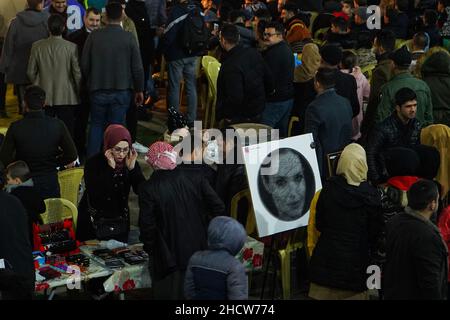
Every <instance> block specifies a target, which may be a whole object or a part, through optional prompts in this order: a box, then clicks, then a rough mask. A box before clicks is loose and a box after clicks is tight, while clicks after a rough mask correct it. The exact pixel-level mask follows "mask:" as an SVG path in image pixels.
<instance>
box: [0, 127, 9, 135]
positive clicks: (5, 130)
mask: <svg viewBox="0 0 450 320" xmlns="http://www.w3.org/2000/svg"><path fill="white" fill-rule="evenodd" d="M7 131H8V128H6V127H0V133H1V134H3V135H5V136H6V132H7Z"/></svg>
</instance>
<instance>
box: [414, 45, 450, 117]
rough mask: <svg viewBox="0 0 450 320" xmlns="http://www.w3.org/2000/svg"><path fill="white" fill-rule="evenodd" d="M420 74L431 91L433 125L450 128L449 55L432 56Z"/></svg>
mask: <svg viewBox="0 0 450 320" xmlns="http://www.w3.org/2000/svg"><path fill="white" fill-rule="evenodd" d="M421 72H422V79H423V81H425V82H426V84H427V85H428V87H429V88H430V91H431V99H432V101H433V119H434V123H436V124H438V123H439V124H445V125H447V126H450V104H449V101H450V55H449V54H448V53H447V52H436V53H434V54H432V55H431V56H430V57H428V58H427V59H426V60H425V62H424V63H423V65H422V69H421Z"/></svg>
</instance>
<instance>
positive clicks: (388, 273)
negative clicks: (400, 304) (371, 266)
mask: <svg viewBox="0 0 450 320" xmlns="http://www.w3.org/2000/svg"><path fill="white" fill-rule="evenodd" d="M447 258H448V250H447V247H446V245H445V243H444V240H443V239H442V237H441V235H440V233H439V229H438V228H437V227H436V226H435V225H434V224H433V223H432V222H431V221H429V220H428V219H425V218H424V217H422V216H420V214H419V213H416V212H414V211H413V210H412V209H410V208H409V207H407V208H406V209H405V213H401V214H399V215H397V216H395V217H393V218H392V219H391V220H390V221H389V222H388V224H387V241H386V264H385V267H384V270H383V278H382V281H383V282H382V284H381V286H382V288H383V292H384V297H385V299H386V300H444V299H446V297H447V290H448V287H447V279H448V260H447Z"/></svg>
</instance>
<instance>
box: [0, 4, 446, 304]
mask: <svg viewBox="0 0 450 320" xmlns="http://www.w3.org/2000/svg"><path fill="white" fill-rule="evenodd" d="M90 2H92V4H91V5H89V3H90ZM100 2H101V1H100ZM5 3H6V1H5ZM26 5H27V8H26V9H25V10H23V11H21V10H18V12H17V13H16V12H14V15H13V16H12V17H11V18H13V19H12V20H11V22H10V23H9V24H7V27H6V24H5V27H3V26H2V24H0V32H2V34H0V36H1V37H4V38H2V47H1V49H0V50H1V57H0V80H1V83H0V89H1V90H0V117H2V118H7V117H8V114H7V113H6V110H5V95H6V84H12V85H14V92H15V95H16V96H17V101H18V104H17V105H18V112H19V113H20V114H22V115H23V118H21V119H20V120H17V121H14V122H12V123H11V125H10V126H9V128H8V131H7V133H6V135H5V136H4V137H0V169H2V170H3V171H4V176H5V179H4V180H5V181H4V184H5V191H1V192H0V259H2V260H4V261H6V268H3V269H5V270H0V292H1V295H0V297H5V298H11V297H12V298H31V297H32V296H33V291H34V290H33V289H34V276H33V274H34V267H33V262H32V254H31V252H32V240H33V238H32V236H31V233H32V232H31V228H32V224H39V223H41V222H42V221H41V219H40V214H41V213H43V212H44V211H45V204H44V203H43V199H47V198H58V197H60V196H61V194H60V187H59V183H58V170H64V169H69V168H72V167H74V166H78V165H80V164H81V165H83V167H84V181H85V187H86V188H85V191H84V193H83V196H82V198H81V200H80V203H79V204H78V221H77V230H76V238H77V240H80V241H85V240H90V239H99V240H108V239H115V240H118V241H121V242H124V243H126V242H127V241H128V238H129V233H130V208H129V194H130V191H131V189H133V191H134V192H135V193H136V194H137V195H138V197H139V222H138V227H139V231H140V240H141V241H142V243H143V244H144V249H145V250H146V251H147V252H148V253H149V255H150V263H149V266H150V272H151V276H152V282H153V284H152V287H153V297H154V298H156V299H184V298H187V299H246V298H248V283H247V277H246V275H245V270H244V268H243V266H242V265H241V264H239V263H237V260H235V259H234V258H233V257H234V256H235V255H236V253H237V252H239V250H240V249H241V248H242V247H243V245H244V242H245V239H246V230H245V229H244V228H243V226H242V225H241V224H240V223H239V222H238V221H236V220H234V219H232V218H230V217H229V216H230V210H231V205H230V202H231V198H232V197H233V196H234V195H235V194H236V193H238V192H239V191H242V190H245V189H247V188H248V182H247V179H246V174H245V169H244V166H243V165H242V164H239V163H236V162H235V161H234V162H232V163H231V162H227V161H225V162H224V163H220V164H217V165H214V166H211V165H209V164H206V163H204V162H203V161H202V160H203V157H204V154H205V150H206V149H207V148H206V146H207V142H206V141H205V143H204V144H201V145H200V146H197V145H196V144H195V143H194V142H195V141H194V140H196V139H198V138H199V137H198V136H196V135H195V134H190V135H189V134H188V135H184V139H183V141H182V143H183V148H182V149H181V150H182V151H181V152H180V148H178V145H175V146H173V145H172V144H170V143H168V142H165V141H157V142H155V143H153V144H152V145H150V146H149V147H148V148H145V147H144V148H142V147H143V146H141V145H140V144H138V143H137V142H136V134H137V119H138V117H139V116H142V115H146V116H148V114H149V113H148V110H147V109H148V108H149V106H150V108H151V106H152V104H154V103H155V102H156V101H157V100H158V99H159V97H158V92H157V90H156V89H155V83H154V82H153V79H152V73H153V70H154V68H155V67H158V68H159V67H161V64H162V63H161V60H160V59H161V56H162V59H164V64H165V65H166V68H167V76H168V79H167V88H166V89H167V91H166V93H167V95H166V105H167V108H168V110H169V111H170V116H169V118H170V119H169V122H170V121H172V122H173V123H175V128H172V129H176V128H183V127H185V129H186V131H187V132H189V131H188V130H187V129H189V128H192V127H193V126H194V121H196V120H199V118H200V117H199V115H198V114H197V109H198V104H199V99H198V95H199V88H198V87H197V84H198V69H199V68H198V67H199V61H200V59H199V57H200V56H203V55H207V54H209V55H212V56H214V57H216V58H217V59H218V60H219V61H220V63H221V67H220V71H219V73H218V78H217V92H216V100H215V101H216V104H215V106H214V108H215V123H216V124H217V126H218V127H219V128H221V129H223V130H226V129H227V130H230V128H232V126H233V125H236V124H241V123H257V124H263V125H267V126H270V127H272V128H274V129H278V130H279V131H278V132H279V136H280V137H281V138H285V137H288V136H294V135H300V134H311V135H312V137H313V139H314V148H315V152H316V156H317V162H318V169H319V175H320V177H319V179H321V182H322V184H323V186H324V187H323V189H322V190H321V191H320V194H319V195H318V198H315V200H313V201H312V207H311V209H312V210H311V212H313V211H314V213H315V216H314V217H313V219H314V224H313V225H312V227H311V226H310V227H309V228H314V230H313V233H314V232H315V233H316V235H318V234H319V233H320V236H318V237H317V236H316V237H315V239H316V240H315V241H314V244H313V247H314V249H313V251H312V252H311V256H310V260H309V265H308V270H309V272H308V275H309V277H308V281H309V282H310V287H309V296H310V297H311V298H313V299H368V289H370V288H369V287H368V285H367V283H368V282H367V279H368V276H369V275H368V273H367V270H368V267H369V266H371V265H376V266H378V267H379V268H380V269H381V272H382V275H383V276H382V281H381V280H380V281H381V287H377V289H379V290H378V292H379V296H380V298H383V299H446V298H447V297H448V290H449V283H450V274H449V271H448V249H447V245H448V244H449V243H450V206H448V196H449V194H448V193H449V189H450V162H449V156H450V151H449V147H448V146H449V145H450V128H449V126H450V97H449V96H448V95H449V90H448V89H449V88H448V87H449V85H450V53H449V52H448V47H447V42H448V41H449V40H450V33H449V30H450V29H449V28H450V2H448V1H447V0H438V1H437V2H435V1H425V0H424V1H406V0H393V1H391V0H381V2H379V1H373V0H354V1H353V0H343V1H341V2H338V1H334V0H330V1H325V2H322V1H312V0H311V1H295V0H287V1H282V0H279V1H267V2H262V1H259V0H245V2H244V3H242V1H238V0H202V1H201V4H200V3H197V2H195V1H191V0H174V1H172V2H166V1H165V0H129V1H125V0H109V1H107V3H105V4H103V5H99V4H98V3H97V2H96V1H83V4H81V3H80V6H81V5H87V7H86V8H84V9H85V12H84V16H83V23H82V24H81V23H80V28H79V29H77V28H74V24H73V23H69V21H70V20H71V19H70V17H69V16H68V5H67V2H66V1H65V0H63V1H61V0H51V1H49V3H48V6H47V7H46V8H44V1H42V0H26ZM370 5H378V6H379V8H380V12H381V16H380V17H378V18H379V20H380V21H379V22H380V24H381V29H374V28H372V27H371V25H370V23H371V21H370V19H369V18H370V12H369V10H368V7H369V6H370ZM5 12H6V11H5ZM0 22H2V21H1V20H0ZM408 39H409V41H407V40H408ZM399 43H400V44H401V45H398V44H399ZM297 60H299V61H297ZM367 70H369V71H367ZM182 82H183V83H184V85H183V87H184V88H185V90H186V98H187V99H186V102H187V112H186V114H185V115H183V116H180V118H177V119H174V117H173V115H174V114H175V115H176V116H177V117H179V111H180V105H181V101H180V100H181V95H180V87H181V83H182ZM181 118H183V119H181ZM292 119H297V121H296V122H292V121H291V120H292ZM292 124H294V125H292ZM169 127H173V126H171V125H170V123H169ZM169 131H172V130H169ZM202 139H203V137H200V140H202ZM184 140H190V141H187V142H189V144H188V145H189V146H190V147H189V148H186V144H185V142H186V141H184ZM215 143H217V145H218V151H219V153H220V154H221V155H222V156H223V158H224V159H227V160H228V159H231V160H235V157H233V156H231V157H227V155H228V154H230V153H233V154H235V151H236V150H238V149H239V146H238V145H237V144H236V143H235V141H234V140H226V139H225V140H223V141H215ZM138 152H141V153H145V154H146V155H145V161H146V163H147V164H148V165H149V166H150V167H151V168H152V170H153V173H152V175H151V176H150V178H149V179H148V180H146V178H145V177H144V175H143V173H142V170H141V167H140V165H139V162H138V161H137V159H138ZM336 152H338V153H340V158H339V160H338V162H337V166H336V167H335V168H333V167H332V166H331V165H330V161H329V157H328V156H329V155H330V154H333V153H336ZM281 155H283V156H284V158H283V159H282V158H281ZM281 155H280V160H279V161H280V162H283V161H284V162H285V163H286V166H288V167H289V169H286V170H285V171H286V172H284V171H283V170H281V173H276V174H278V176H277V175H276V174H275V176H273V177H271V176H268V177H267V178H265V179H263V180H262V184H263V186H264V187H265V188H266V190H267V193H270V194H271V196H272V199H273V205H274V206H277V210H278V212H277V214H279V219H281V220H285V221H291V220H295V219H296V218H297V217H298V216H300V215H303V214H304V213H305V212H307V211H308V208H309V202H310V200H311V198H312V197H313V194H310V195H308V197H307V198H305V196H304V195H303V193H304V190H306V189H308V190H311V188H308V186H307V185H306V184H308V183H310V181H311V179H312V177H308V179H305V177H304V176H301V174H300V173H299V172H301V171H302V170H296V169H298V167H301V166H302V162H301V161H300V159H301V156H297V155H295V154H291V153H289V152H288V151H286V155H284V154H281ZM272 160H274V159H272ZM180 161H181V162H182V163H180ZM296 167H297V168H296ZM294 175H295V177H294ZM280 176H282V178H283V179H284V182H283V181H281V182H280V181H279V180H280V179H281V178H280ZM281 180H282V179H281ZM291 180H292V181H294V182H295V183H296V184H298V185H300V186H301V187H299V188H290V187H289V186H288V184H289V183H290V182H291ZM298 180H301V181H302V183H303V185H301V184H299V183H297V182H298ZM286 181H287V182H286ZM277 197H279V199H285V198H286V197H290V198H292V199H295V203H296V204H298V208H291V207H288V206H286V205H283V204H282V202H283V200H278V198H277ZM283 197H284V198H283ZM278 203H280V204H278ZM313 207H314V208H313ZM238 217H240V214H239V215H238ZM239 220H240V221H246V217H245V218H243V219H239ZM105 223H109V226H112V225H114V227H108V228H105ZM305 241H306V239H305ZM308 241H309V240H308ZM308 247H309V244H308ZM0 269H1V268H0ZM380 277H381V276H380ZM380 279H381V278H380Z"/></svg>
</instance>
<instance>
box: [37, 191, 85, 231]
mask: <svg viewBox="0 0 450 320" xmlns="http://www.w3.org/2000/svg"><path fill="white" fill-rule="evenodd" d="M44 202H45V207H46V211H45V212H44V213H43V214H41V217H42V221H43V223H44V224H48V223H54V222H58V221H62V220H64V219H70V218H72V220H73V229H74V231H75V230H76V228H77V219H78V210H77V207H76V206H75V205H74V204H73V203H72V202H70V201H69V200H66V199H62V198H49V199H45V200H44Z"/></svg>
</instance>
